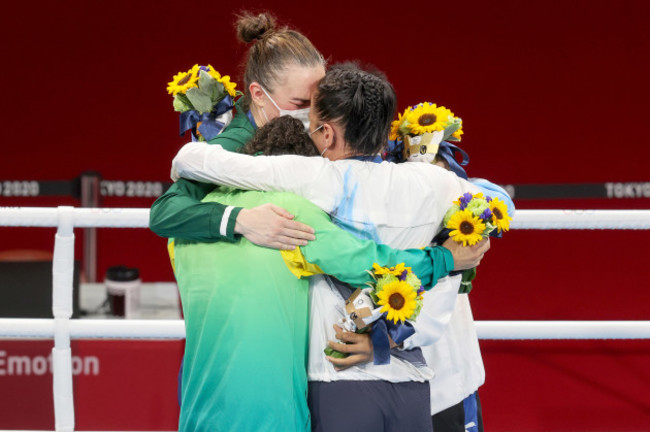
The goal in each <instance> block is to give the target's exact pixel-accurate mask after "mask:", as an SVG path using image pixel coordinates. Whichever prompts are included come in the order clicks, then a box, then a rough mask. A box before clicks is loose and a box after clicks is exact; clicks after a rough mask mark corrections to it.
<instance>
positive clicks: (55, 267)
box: [52, 206, 74, 432]
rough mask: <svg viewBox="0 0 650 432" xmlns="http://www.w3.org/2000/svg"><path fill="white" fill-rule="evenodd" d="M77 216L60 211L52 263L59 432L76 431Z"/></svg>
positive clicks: (67, 210) (70, 209)
mask: <svg viewBox="0 0 650 432" xmlns="http://www.w3.org/2000/svg"><path fill="white" fill-rule="evenodd" d="M73 212H74V209H73V207H67V206H60V207H58V229H57V232H56V236H55V241H54V257H53V259H52V314H53V315H54V348H52V366H53V368H52V369H53V370H52V380H53V392H54V424H55V430H56V431H57V432H59V431H61V432H72V431H74V401H73V397H72V352H71V350H70V317H71V316H72V280H73V271H74V217H73Z"/></svg>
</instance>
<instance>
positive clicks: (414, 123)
mask: <svg viewBox="0 0 650 432" xmlns="http://www.w3.org/2000/svg"><path fill="white" fill-rule="evenodd" d="M447 111H449V110H448V109H446V108H445V107H440V108H438V107H437V106H436V104H431V103H429V102H423V103H421V104H419V105H418V106H416V107H415V108H414V109H413V110H412V111H411V112H409V113H408V114H407V115H406V120H407V121H408V127H409V132H410V133H411V134H413V135H422V134H423V133H427V132H435V131H441V130H444V129H445V126H446V125H447V120H448V114H447Z"/></svg>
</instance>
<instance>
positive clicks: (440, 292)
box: [403, 275, 461, 349]
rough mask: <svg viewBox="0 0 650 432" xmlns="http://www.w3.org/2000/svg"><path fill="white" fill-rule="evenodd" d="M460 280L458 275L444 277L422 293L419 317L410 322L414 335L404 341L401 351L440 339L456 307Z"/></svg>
mask: <svg viewBox="0 0 650 432" xmlns="http://www.w3.org/2000/svg"><path fill="white" fill-rule="evenodd" d="M460 279H461V276H460V275H457V276H451V277H450V276H447V277H444V278H442V279H440V280H439V281H438V283H437V284H436V285H435V286H434V287H433V288H431V289H430V290H429V291H426V292H425V293H424V299H423V304H422V310H421V311H420V315H418V317H417V319H416V320H415V321H414V322H412V324H413V327H414V328H415V334H414V335H413V336H411V337H410V338H408V339H406V340H405V341H404V344H403V349H411V348H415V347H420V346H425V345H431V344H432V343H434V342H436V341H437V340H438V339H440V338H441V337H442V335H443V334H444V333H445V331H446V330H447V325H448V324H449V322H450V321H451V316H452V314H453V312H454V308H455V306H456V299H457V298H458V288H459V287H460Z"/></svg>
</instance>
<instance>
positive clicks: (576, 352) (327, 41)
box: [0, 0, 650, 430]
mask: <svg viewBox="0 0 650 432" xmlns="http://www.w3.org/2000/svg"><path fill="white" fill-rule="evenodd" d="M244 6H246V7H250V8H254V9H258V8H259V7H261V6H264V7H265V8H268V9H271V10H273V11H275V13H276V14H277V15H278V16H279V17H280V19H281V21H282V22H283V23H290V24H291V25H293V26H295V27H297V28H298V29H300V30H301V31H303V32H304V33H305V34H306V35H307V36H308V37H309V38H310V39H311V40H312V41H313V42H314V44H315V45H316V46H317V47H318V48H319V49H320V50H321V51H322V53H323V54H324V55H325V56H326V57H327V58H329V59H330V61H331V62H337V61H343V60H349V59H359V60H361V61H362V62H367V63H371V64H374V65H375V66H377V67H378V68H380V69H382V70H384V71H385V72H386V74H387V75H388V77H389V79H390V80H391V81H392V82H393V83H394V85H395V88H396V90H397V93H398V98H399V107H400V109H403V108H404V107H405V106H407V105H411V104H414V103H417V102H420V101H423V100H429V101H433V102H437V103H439V104H443V105H445V106H447V107H449V108H451V109H452V110H453V111H454V112H455V113H456V114H457V115H459V116H460V117H462V118H463V120H464V129H465V132H466V134H465V135H464V137H463V147H464V148H465V149H466V150H467V151H468V152H469V153H470V155H471V158H472V161H471V164H470V166H469V172H470V174H471V175H473V176H479V177H486V178H489V179H491V180H493V181H495V182H497V183H501V184H528V183H539V184H543V183H591V182H595V183H604V182H640V181H648V180H650V179H649V178H648V172H647V169H646V167H647V165H648V162H647V159H648V157H650V150H648V148H649V147H648V145H647V144H648V139H647V136H648V135H647V126H646V125H647V121H646V118H645V116H646V115H647V101H648V100H649V99H650V91H649V90H650V85H649V84H648V78H647V77H648V76H650V67H649V61H648V55H647V53H648V52H650V46H649V45H650V30H649V27H648V25H647V17H648V16H649V15H648V12H650V5H649V4H648V3H647V2H644V1H641V0H639V1H620V2H617V3H616V4H612V3H611V2H605V1H572V2H563V1H543V2H542V1H530V2H519V1H500V2H444V3H443V2H432V1H426V2H425V1H417V0H416V1H413V2H409V3H400V4H387V5H385V6H379V4H378V3H377V2H369V1H357V2H349V1H348V2H339V1H328V2H314V1H312V2H309V3H308V4H301V5H298V4H289V3H286V4H285V3H284V2H279V1H273V0H270V1H266V2H237V3H236V4H235V3H233V4H232V5H230V4H223V3H218V2H205V1H185V2H171V1H145V0H143V1H138V2H129V1H113V2H101V3H97V2H84V1H64V2H57V3H52V2H45V1H42V2H38V1H37V2H13V3H11V4H7V5H4V6H3V12H4V13H3V15H4V17H5V19H4V20H3V21H4V23H3V26H2V27H1V28H0V32H1V35H2V37H1V39H0V40H1V42H0V43H1V44H2V48H3V50H2V52H3V57H4V62H3V64H4V66H3V67H2V83H3V91H2V95H3V98H4V103H3V104H1V105H0V110H1V112H2V115H0V121H1V122H2V123H0V124H1V126H2V131H3V132H4V139H3V144H2V156H0V180H69V179H72V178H74V177H76V176H78V175H79V174H80V173H81V172H83V171H86V170H97V171H99V172H101V174H102V176H103V178H105V179H109V180H145V181H166V180H167V176H168V172H169V164H170V160H171V158H172V157H173V155H174V154H175V152H176V151H177V149H178V148H179V146H180V145H181V144H182V143H183V142H184V141H185V139H184V138H180V137H178V134H177V127H178V120H177V114H176V113H175V112H173V110H172V107H171V98H170V97H169V96H168V95H167V94H166V91H165V87H166V83H167V82H168V81H169V80H170V79H171V77H172V76H173V75H174V74H175V73H177V72H178V71H181V70H185V69H188V68H189V67H190V66H192V65H193V64H194V63H202V64H205V63H210V64H212V65H213V66H215V67H216V68H217V69H218V70H219V71H220V72H222V73H228V74H231V75H232V76H233V78H234V79H236V80H237V81H239V76H240V71H241V69H240V64H241V61H242V59H243V55H244V53H245V47H244V46H243V45H241V44H239V43H237V41H236V38H235V32H234V29H233V24H232V23H233V13H234V12H235V11H237V10H239V9H240V8H241V7H244ZM151 202H152V200H151V199H145V198H138V199H134V198H115V197H112V198H106V199H105V200H104V203H103V204H104V205H105V206H108V207H145V206H149V205H150V204H151ZM61 204H66V205H78V202H77V201H74V200H73V199H71V198H59V197H41V198H10V197H5V196H0V205H2V206H7V205H10V206H14V205H28V206H54V205H61ZM516 204H517V205H518V208H520V209H533V208H629V209H635V208H649V204H650V201H649V200H648V199H647V198H646V199H609V200H607V199H592V200H584V199H583V200H581V199H574V200H560V201H550V200H549V201H539V200H538V201H524V200H516ZM0 229H1V230H2V240H3V241H2V243H0V250H8V249H14V248H36V249H48V250H50V249H51V248H52V246H53V233H54V231H53V230H52V229H26V228H0ZM79 235H80V236H81V233H80V232H79ZM649 240H650V235H649V234H648V232H647V231H607V232H582V231H547V232H541V231H513V232H511V233H509V234H508V235H506V236H505V238H504V239H503V240H499V241H494V242H493V249H492V251H491V252H490V254H489V255H488V258H487V259H486V260H485V261H484V263H483V264H482V265H481V268H480V272H479V274H480V275H479V279H478V281H477V283H476V289H475V291H474V292H473V293H472V299H473V306H474V310H475V317H476V318H477V319H648V315H649V314H648V306H647V305H648V303H649V302H650V295H649V294H648V289H647V288H648V282H647V280H646V278H645V277H644V272H643V270H644V269H645V267H646V266H647V252H644V251H645V250H646V249H647V247H646V246H645V244H647V243H648V241H649ZM77 243H78V244H77V246H78V253H80V252H81V248H80V245H81V242H80V241H78V242H77ZM99 245H100V246H99V247H100V248H99V274H100V275H102V274H103V272H104V271H105V269H106V268H107V267H108V266H110V265H115V264H120V263H124V264H128V265H131V266H135V267H138V268H140V270H141V273H142V277H143V279H144V280H145V281H158V280H171V279H172V275H171V271H170V269H169V268H168V265H167V262H168V261H167V257H166V252H165V247H164V245H165V241H164V240H162V239H159V238H157V237H156V236H155V235H153V234H152V233H150V232H148V231H146V230H126V229H125V230H108V229H106V230H100V231H99ZM482 346H483V349H484V355H485V363H486V368H487V383H486V385H485V386H484V388H483V392H482V398H483V404H484V409H485V421H486V426H487V427H488V428H489V430H522V429H523V430H584V429H591V430H612V428H618V429H620V430H643V429H648V428H650V414H649V413H650V403H649V402H648V397H647V389H648V388H649V384H650V370H649V369H650V368H648V366H647V365H648V364H649V360H650V347H649V346H648V343H647V341H644V342H634V343H632V342H578V343H576V342H555V343H539V342H484V343H483V344H482ZM161 373H162V372H161ZM0 427H2V425H1V424H0Z"/></svg>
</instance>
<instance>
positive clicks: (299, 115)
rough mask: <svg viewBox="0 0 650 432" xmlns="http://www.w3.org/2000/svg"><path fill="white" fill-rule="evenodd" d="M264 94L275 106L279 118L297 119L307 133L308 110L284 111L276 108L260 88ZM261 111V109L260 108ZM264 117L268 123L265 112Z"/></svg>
mask: <svg viewBox="0 0 650 432" xmlns="http://www.w3.org/2000/svg"><path fill="white" fill-rule="evenodd" d="M260 88H261V89H262V91H263V92H264V94H265V95H266V97H267V98H269V100H270V101H271V102H272V103H273V105H275V107H276V108H277V109H278V111H279V112H280V117H282V116H285V115H286V116H289V117H293V118H295V119H298V120H300V121H301V122H302V124H303V125H304V126H305V130H306V131H309V108H303V109H297V110H284V109H282V108H280V107H279V106H278V104H276V103H275V101H274V100H273V98H272V97H271V96H270V95H269V94H268V93H267V92H266V90H264V87H262V86H260ZM262 109H263V108H262ZM264 116H265V117H266V121H268V120H269V119H268V117H267V116H266V112H264Z"/></svg>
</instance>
